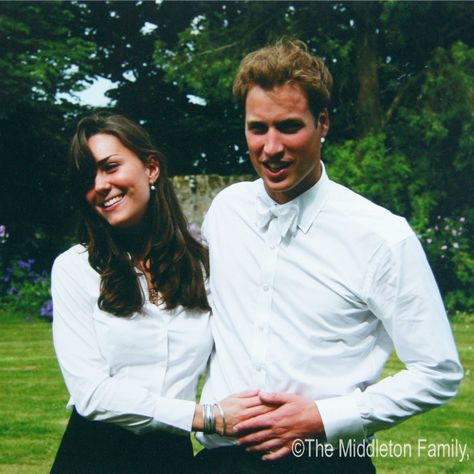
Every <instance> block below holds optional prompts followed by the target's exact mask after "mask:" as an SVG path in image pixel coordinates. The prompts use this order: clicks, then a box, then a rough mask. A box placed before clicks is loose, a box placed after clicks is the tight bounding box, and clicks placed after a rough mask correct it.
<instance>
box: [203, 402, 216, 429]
mask: <svg viewBox="0 0 474 474" xmlns="http://www.w3.org/2000/svg"><path fill="white" fill-rule="evenodd" d="M202 412H203V419H204V430H203V431H204V433H205V434H213V433H215V432H216V419H215V417H214V410H213V407H212V405H208V404H204V405H203V406H202Z"/></svg>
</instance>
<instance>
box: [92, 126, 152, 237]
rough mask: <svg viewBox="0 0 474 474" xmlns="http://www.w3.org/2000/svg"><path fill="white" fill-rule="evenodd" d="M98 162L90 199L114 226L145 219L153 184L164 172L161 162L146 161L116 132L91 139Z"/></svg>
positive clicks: (131, 225)
mask: <svg viewBox="0 0 474 474" xmlns="http://www.w3.org/2000/svg"><path fill="white" fill-rule="evenodd" d="M87 144H88V146H89V149H90V151H91V153H92V155H93V156H94V159H95V162H96V174H95V179H94V183H93V186H92V187H91V188H90V189H89V190H88V191H87V193H86V201H87V202H88V203H89V204H90V205H91V206H92V208H93V209H94V210H95V211H96V212H97V214H99V216H101V217H102V218H103V219H104V220H106V221H107V222H108V223H109V224H110V225H111V226H114V227H124V228H127V227H133V226H136V225H138V224H140V223H141V222H142V219H143V216H144V215H145V212H146V209H147V206H148V202H149V200H150V192H151V191H150V185H151V184H153V183H154V182H155V181H156V179H157V178H158V176H159V174H160V167H159V163H158V162H157V161H156V160H155V159H150V163H149V164H145V163H143V161H141V160H140V158H138V156H137V155H136V154H135V153H134V152H133V151H131V150H129V149H128V148H126V147H125V146H124V145H123V144H122V142H121V141H120V140H119V139H118V138H117V137H115V136H114V135H109V134H104V133H98V134H97V135H93V136H92V137H90V138H89V140H88V141H87Z"/></svg>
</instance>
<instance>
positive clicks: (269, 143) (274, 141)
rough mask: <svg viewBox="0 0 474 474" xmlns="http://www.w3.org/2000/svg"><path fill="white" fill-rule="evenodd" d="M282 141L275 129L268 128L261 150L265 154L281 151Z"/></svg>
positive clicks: (270, 154)
mask: <svg viewBox="0 0 474 474" xmlns="http://www.w3.org/2000/svg"><path fill="white" fill-rule="evenodd" d="M283 149H284V147H283V143H282V141H281V137H280V134H279V133H278V132H277V131H276V130H272V129H270V130H268V132H267V134H266V137H265V145H264V147H263V151H264V153H265V154H266V155H267V156H275V155H278V154H280V153H282V152H283Z"/></svg>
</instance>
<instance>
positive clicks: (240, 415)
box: [214, 390, 276, 436]
mask: <svg viewBox="0 0 474 474" xmlns="http://www.w3.org/2000/svg"><path fill="white" fill-rule="evenodd" d="M219 404H220V406H221V408H222V411H223V412H224V416H225V431H223V430H224V424H223V419H222V416H221V413H220V411H219V410H218V409H217V407H215V412H214V414H215V417H216V432H217V433H223V432H224V435H225V436H235V431H234V426H235V425H237V424H238V423H241V422H243V421H245V420H248V419H250V418H253V417H255V416H259V415H263V414H265V413H268V412H269V411H272V410H274V409H275V408H276V407H275V406H270V405H265V404H263V403H262V401H261V400H260V397H259V391H258V390H252V391H246V392H240V393H235V394H232V395H229V396H228V397H227V398H224V400H221V401H220V402H219Z"/></svg>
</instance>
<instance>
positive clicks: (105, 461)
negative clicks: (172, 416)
mask: <svg viewBox="0 0 474 474" xmlns="http://www.w3.org/2000/svg"><path fill="white" fill-rule="evenodd" d="M193 471H194V465H193V449H192V445H191V440H190V439H189V436H179V435H174V434H169V433H165V432H163V431H156V432H153V433H149V434H144V435H136V434H134V433H132V432H131V431H128V430H125V429H124V428H120V427H119V426H116V425H114V424H112V423H105V422H101V421H90V420H87V419H86V418H84V417H82V416H81V415H79V414H78V413H77V411H76V410H75V409H74V410H73V412H72V415H71V418H70V419H69V423H68V425H67V428H66V432H65V433H64V436H63V439H62V441H61V444H60V446H59V450H58V452H57V454H56V459H55V460H54V464H53V467H52V468H51V473H54V474H59V473H60V474H95V473H97V474H99V473H100V474H149V473H154V474H158V473H170V474H174V473H177V474H188V473H192V472H193Z"/></svg>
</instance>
